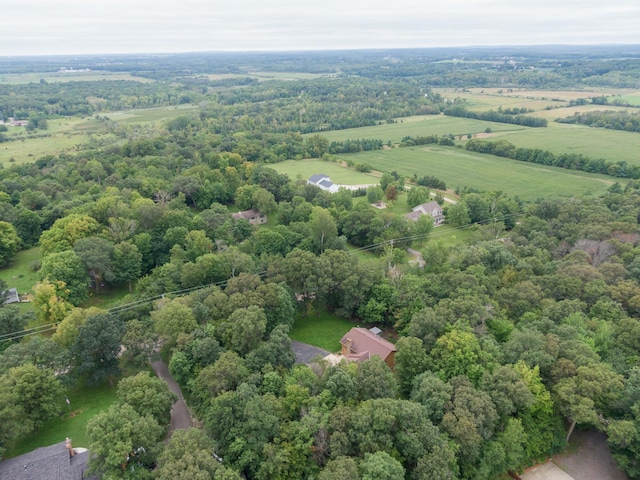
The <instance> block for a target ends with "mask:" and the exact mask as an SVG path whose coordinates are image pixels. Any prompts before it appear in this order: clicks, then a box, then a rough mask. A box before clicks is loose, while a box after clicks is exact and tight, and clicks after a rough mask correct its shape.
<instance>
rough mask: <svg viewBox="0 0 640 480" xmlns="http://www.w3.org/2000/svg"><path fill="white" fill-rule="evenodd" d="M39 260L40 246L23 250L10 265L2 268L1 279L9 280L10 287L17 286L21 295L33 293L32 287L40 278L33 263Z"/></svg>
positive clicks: (0, 271)
mask: <svg viewBox="0 0 640 480" xmlns="http://www.w3.org/2000/svg"><path fill="white" fill-rule="evenodd" d="M39 260H40V247H33V248H30V249H28V250H22V251H21V252H18V254H17V255H16V257H15V258H14V260H13V262H11V263H10V264H9V266H7V267H4V268H2V269H0V279H2V280H4V281H5V282H7V286H8V287H9V288H17V289H18V294H20V295H22V294H25V293H31V287H33V286H34V285H35V284H36V282H37V281H38V280H39V277H38V272H36V271H34V270H33V269H32V268H31V265H32V264H33V263H34V262H37V261H39Z"/></svg>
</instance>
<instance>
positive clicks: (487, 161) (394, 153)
mask: <svg viewBox="0 0 640 480" xmlns="http://www.w3.org/2000/svg"><path fill="white" fill-rule="evenodd" d="M341 157H342V158H343V159H345V160H346V159H349V160H352V161H354V162H358V163H368V164H370V165H372V166H373V168H374V169H376V170H381V171H392V170H396V171H397V172H398V173H400V174H402V175H405V176H407V177H412V176H413V175H414V174H416V175H417V176H418V177H422V176H424V175H433V176H436V177H438V178H441V179H442V180H444V181H445V182H446V183H447V186H448V187H449V188H455V187H457V186H460V187H462V186H469V187H475V188H478V189H480V190H501V191H503V192H504V193H506V194H508V195H511V196H518V197H520V198H521V199H522V200H526V201H532V200H535V199H537V198H544V197H559V196H565V197H568V196H572V195H600V194H602V193H604V192H605V191H606V189H607V188H608V187H609V186H610V185H612V184H613V183H614V179H612V178H609V177H606V176H603V175H594V174H588V173H584V172H577V171H573V170H565V169H561V168H555V167H548V166H543V165H536V164H530V163H524V162H517V161H515V160H510V159H507V158H500V157H494V156H492V155H483V154H478V153H474V152H467V151H466V150H460V149H457V148H454V147H441V146H426V147H407V148H393V149H389V150H379V151H375V152H362V153H356V154H353V155H342V156H341Z"/></svg>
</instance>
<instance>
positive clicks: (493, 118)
mask: <svg viewBox="0 0 640 480" xmlns="http://www.w3.org/2000/svg"><path fill="white" fill-rule="evenodd" d="M444 114H445V115H449V116H450V117H464V118H473V119H476V120H486V121H488V122H500V123H512V124H514V125H523V126H525V127H546V126H547V120H545V119H544V118H536V117H528V116H526V115H512V114H508V113H501V112H499V111H495V110H489V111H488V112H472V111H470V110H467V109H466V108H465V107H464V106H462V105H454V106H452V107H447V108H445V109H444Z"/></svg>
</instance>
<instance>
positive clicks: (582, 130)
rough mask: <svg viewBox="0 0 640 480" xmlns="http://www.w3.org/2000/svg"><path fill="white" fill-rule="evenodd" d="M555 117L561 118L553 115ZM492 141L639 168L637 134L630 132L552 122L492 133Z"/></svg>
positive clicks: (557, 114)
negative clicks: (622, 163) (541, 125)
mask: <svg viewBox="0 0 640 480" xmlns="http://www.w3.org/2000/svg"><path fill="white" fill-rule="evenodd" d="M554 112H557V111H554ZM556 116H557V117H559V116H564V115H560V114H559V113H556ZM557 117H556V118H557ZM492 137H493V138H496V139H497V138H504V139H505V140H508V141H509V142H511V143H513V144H514V145H515V146H517V147H525V148H541V149H544V150H549V151H551V152H553V153H556V154H559V153H581V154H583V155H586V156H588V157H590V158H604V159H605V160H607V161H609V162H617V161H621V160H623V161H625V162H627V163H628V164H629V165H640V156H639V155H638V152H639V151H640V134H638V133H634V132H623V131H620V130H609V129H605V128H594V127H587V126H585V125H571V124H560V123H555V122H553V123H549V127H547V128H529V129H527V130H526V131H513V132H498V131H496V132H495V134H492Z"/></svg>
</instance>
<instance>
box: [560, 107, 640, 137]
mask: <svg viewBox="0 0 640 480" xmlns="http://www.w3.org/2000/svg"><path fill="white" fill-rule="evenodd" d="M556 122H558V123H578V124H580V125H588V126H590V127H598V128H610V129H612V130H624V131H625V132H640V115H638V114H630V113H629V112H615V111H612V110H606V111H596V112H584V113H575V114H573V115H572V116H570V117H566V118H558V119H557V120H556Z"/></svg>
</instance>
